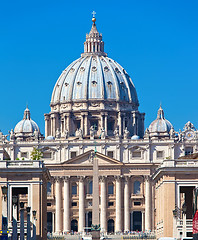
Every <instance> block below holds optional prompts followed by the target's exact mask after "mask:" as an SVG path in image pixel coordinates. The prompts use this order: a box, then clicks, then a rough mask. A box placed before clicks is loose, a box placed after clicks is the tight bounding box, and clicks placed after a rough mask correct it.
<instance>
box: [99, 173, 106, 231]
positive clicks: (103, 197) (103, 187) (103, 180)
mask: <svg viewBox="0 0 198 240" xmlns="http://www.w3.org/2000/svg"><path fill="white" fill-rule="evenodd" d="M100 184H101V185H100V186H101V210H100V224H101V232H105V233H106V232H107V202H106V201H107V199H106V198H107V196H106V178H105V177H104V176H102V177H101V179H100Z"/></svg>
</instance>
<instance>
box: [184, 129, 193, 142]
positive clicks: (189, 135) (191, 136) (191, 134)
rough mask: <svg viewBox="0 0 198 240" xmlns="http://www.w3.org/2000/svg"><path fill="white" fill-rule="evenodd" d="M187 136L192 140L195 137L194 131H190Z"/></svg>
mask: <svg viewBox="0 0 198 240" xmlns="http://www.w3.org/2000/svg"><path fill="white" fill-rule="evenodd" d="M185 137H186V139H187V140H192V139H193V138H194V133H193V132H192V131H188V132H187V133H186V135H185Z"/></svg>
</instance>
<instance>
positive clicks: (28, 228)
mask: <svg viewBox="0 0 198 240" xmlns="http://www.w3.org/2000/svg"><path fill="white" fill-rule="evenodd" d="M30 209H31V207H27V208H26V210H27V240H30V239H31V231H30Z"/></svg>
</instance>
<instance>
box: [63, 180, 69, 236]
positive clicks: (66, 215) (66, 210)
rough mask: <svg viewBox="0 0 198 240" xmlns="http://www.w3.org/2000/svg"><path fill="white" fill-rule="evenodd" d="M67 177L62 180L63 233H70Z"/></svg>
mask: <svg viewBox="0 0 198 240" xmlns="http://www.w3.org/2000/svg"><path fill="white" fill-rule="evenodd" d="M69 200H70V192H69V177H65V178H64V232H68V231H70V211H69Z"/></svg>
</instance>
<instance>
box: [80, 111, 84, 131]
mask: <svg viewBox="0 0 198 240" xmlns="http://www.w3.org/2000/svg"><path fill="white" fill-rule="evenodd" d="M80 128H81V130H82V133H83V134H84V114H81V121H80Z"/></svg>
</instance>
